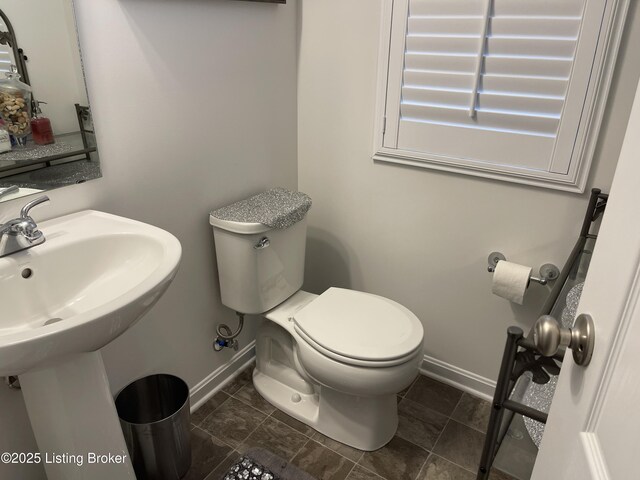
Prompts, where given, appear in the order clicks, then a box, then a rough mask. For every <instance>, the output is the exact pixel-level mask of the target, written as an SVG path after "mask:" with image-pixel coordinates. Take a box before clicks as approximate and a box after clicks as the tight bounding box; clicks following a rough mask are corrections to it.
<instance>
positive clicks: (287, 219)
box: [211, 188, 311, 229]
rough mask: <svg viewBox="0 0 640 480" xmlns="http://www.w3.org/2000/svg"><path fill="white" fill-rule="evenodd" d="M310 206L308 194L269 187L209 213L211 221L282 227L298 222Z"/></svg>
mask: <svg viewBox="0 0 640 480" xmlns="http://www.w3.org/2000/svg"><path fill="white" fill-rule="evenodd" d="M310 208H311V197H309V196H308V195H306V194H304V193H302V192H292V191H291V190H287V189H284V188H272V189H271V190H267V191H266V192H262V193H259V194H258V195H254V196H253V197H250V198H247V199H246V200H241V201H239V202H236V203H232V204H231V205H227V206H226V207H222V208H218V209H217V210H214V211H213V212H211V224H212V225H215V226H220V227H222V225H216V223H215V219H218V220H223V221H224V222H238V223H248V224H256V223H258V224H262V225H265V226H267V227H270V228H277V229H283V228H288V227H290V226H291V225H294V224H295V223H297V222H299V221H300V220H302V219H303V218H304V216H305V215H306V214H307V212H308V211H309V209H310Z"/></svg>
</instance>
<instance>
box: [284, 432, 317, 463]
mask: <svg viewBox="0 0 640 480" xmlns="http://www.w3.org/2000/svg"><path fill="white" fill-rule="evenodd" d="M310 441H311V439H310V438H308V437H307V441H306V442H304V443H303V444H302V446H301V447H300V448H299V449H298V451H297V452H296V453H294V454H293V455H292V456H291V458H290V459H289V460H287V463H291V464H292V465H293V459H294V458H296V457H297V456H298V454H299V453H300V452H301V451H302V449H303V448H304V447H306V446H307V445H309V442H310Z"/></svg>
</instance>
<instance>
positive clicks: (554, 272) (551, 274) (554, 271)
mask: <svg viewBox="0 0 640 480" xmlns="http://www.w3.org/2000/svg"><path fill="white" fill-rule="evenodd" d="M506 259H507V257H505V256H504V254H503V253H501V252H491V253H490V254H489V258H488V259H487V261H488V262H489V266H488V267H487V271H489V272H490V273H493V272H495V270H496V265H498V262H499V261H500V260H506ZM539 271H540V277H533V276H532V277H529V282H536V283H539V284H540V285H546V284H547V283H549V282H552V281H553V280H555V279H557V278H558V277H559V276H560V269H559V268H558V267H556V266H555V265H554V264H553V263H545V264H544V265H542V266H541V267H540V270H539Z"/></svg>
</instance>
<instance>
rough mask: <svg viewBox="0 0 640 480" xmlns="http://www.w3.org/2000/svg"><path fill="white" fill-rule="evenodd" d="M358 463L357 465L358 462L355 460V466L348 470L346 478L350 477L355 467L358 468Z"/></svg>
mask: <svg viewBox="0 0 640 480" xmlns="http://www.w3.org/2000/svg"><path fill="white" fill-rule="evenodd" d="M356 465H357V463H355V462H353V466H352V467H351V470H349V471H348V472H347V475H346V476H345V477H344V478H345V480H346V479H347V478H349V475H351V472H353V470H354V468H356Z"/></svg>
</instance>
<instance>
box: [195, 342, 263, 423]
mask: <svg viewBox="0 0 640 480" xmlns="http://www.w3.org/2000/svg"><path fill="white" fill-rule="evenodd" d="M255 358H256V342H255V340H254V341H252V342H251V343H249V345H247V346H246V347H244V348H243V349H242V350H240V351H239V352H238V353H236V354H235V355H234V356H233V357H231V359H230V360H229V361H228V362H227V363H225V364H224V365H222V366H220V367H218V368H217V369H215V370H214V371H213V372H211V373H210V374H209V375H207V376H206V377H205V378H204V379H203V380H202V381H201V382H200V383H198V384H197V385H195V386H194V387H193V388H192V389H191V390H190V392H189V396H190V398H191V411H192V412H194V411H196V410H197V409H198V408H199V407H200V405H202V404H203V403H204V402H206V401H207V400H209V399H210V398H211V397H213V396H214V395H215V394H216V393H217V392H218V391H220V390H221V389H222V388H223V387H224V386H225V385H227V384H228V383H230V382H232V381H233V379H235V378H236V377H237V376H238V374H240V372H242V371H243V370H244V369H245V368H246V367H247V366H248V365H249V364H250V363H251V362H252V361H253V360H254V359H255Z"/></svg>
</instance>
